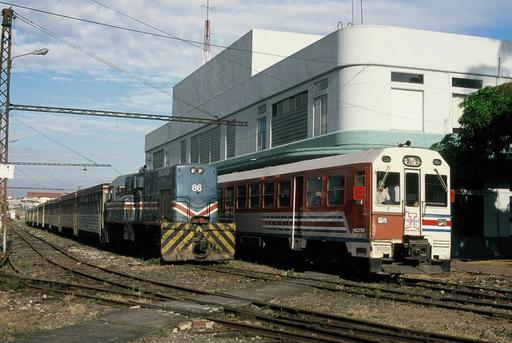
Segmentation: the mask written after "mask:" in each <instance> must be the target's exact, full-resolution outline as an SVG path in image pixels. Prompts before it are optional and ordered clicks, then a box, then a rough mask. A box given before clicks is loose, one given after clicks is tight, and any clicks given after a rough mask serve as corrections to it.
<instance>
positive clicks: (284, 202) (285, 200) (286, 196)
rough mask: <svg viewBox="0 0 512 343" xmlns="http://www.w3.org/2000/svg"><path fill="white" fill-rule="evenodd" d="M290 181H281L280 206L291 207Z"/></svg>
mask: <svg viewBox="0 0 512 343" xmlns="http://www.w3.org/2000/svg"><path fill="white" fill-rule="evenodd" d="M290 190H291V187H290V181H281V182H279V199H278V201H279V207H290Z"/></svg>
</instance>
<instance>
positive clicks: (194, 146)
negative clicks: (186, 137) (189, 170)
mask: <svg viewBox="0 0 512 343" xmlns="http://www.w3.org/2000/svg"><path fill="white" fill-rule="evenodd" d="M219 160H220V127H214V128H213V129H210V130H207V131H204V132H201V133H200V134H197V135H195V136H192V137H190V162H191V163H211V162H216V161H219Z"/></svg>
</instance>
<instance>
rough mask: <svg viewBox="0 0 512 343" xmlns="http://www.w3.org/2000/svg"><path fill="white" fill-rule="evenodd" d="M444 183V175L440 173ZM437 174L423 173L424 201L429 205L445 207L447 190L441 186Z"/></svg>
mask: <svg viewBox="0 0 512 343" xmlns="http://www.w3.org/2000/svg"><path fill="white" fill-rule="evenodd" d="M440 177H441V178H442V181H443V182H444V185H446V182H447V181H446V175H440ZM443 182H441V180H440V178H439V176H437V175H435V174H426V175H425V201H426V202H427V205H429V206H438V207H446V206H448V192H447V190H446V188H445V186H443Z"/></svg>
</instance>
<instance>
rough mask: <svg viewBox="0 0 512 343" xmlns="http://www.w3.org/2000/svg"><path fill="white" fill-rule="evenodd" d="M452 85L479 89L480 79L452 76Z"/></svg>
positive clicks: (480, 86)
mask: <svg viewBox="0 0 512 343" xmlns="http://www.w3.org/2000/svg"><path fill="white" fill-rule="evenodd" d="M452 87H460V88H472V89H480V88H482V80H477V79H463V78H459V77H452Z"/></svg>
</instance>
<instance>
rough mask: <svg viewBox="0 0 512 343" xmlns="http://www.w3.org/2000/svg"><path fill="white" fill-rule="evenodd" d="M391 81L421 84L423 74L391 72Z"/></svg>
mask: <svg viewBox="0 0 512 343" xmlns="http://www.w3.org/2000/svg"><path fill="white" fill-rule="evenodd" d="M391 81H393V82H406V83H419V84H423V74H410V73H400V72H396V71H392V72H391Z"/></svg>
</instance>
